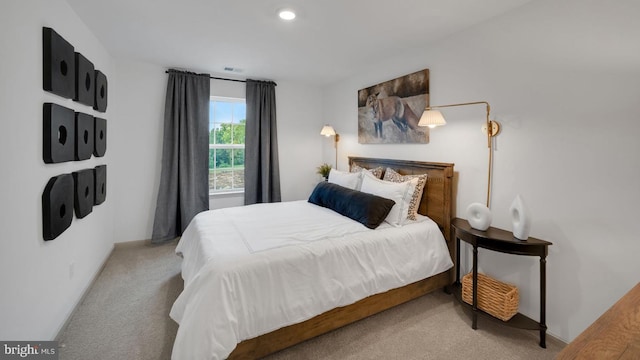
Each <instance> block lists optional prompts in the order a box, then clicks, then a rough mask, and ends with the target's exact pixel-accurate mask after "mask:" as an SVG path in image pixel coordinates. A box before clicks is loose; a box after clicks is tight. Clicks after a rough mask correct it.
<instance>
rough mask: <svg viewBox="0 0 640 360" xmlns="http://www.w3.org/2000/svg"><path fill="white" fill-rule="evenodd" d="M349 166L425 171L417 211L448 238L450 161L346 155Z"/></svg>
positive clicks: (449, 222)
mask: <svg viewBox="0 0 640 360" xmlns="http://www.w3.org/2000/svg"><path fill="white" fill-rule="evenodd" d="M352 165H358V166H360V167H363V168H366V169H371V168H375V167H378V166H381V167H383V168H384V169H385V170H386V168H391V169H393V170H395V171H397V172H398V173H400V174H402V175H417V174H427V183H426V185H425V188H424V192H423V193H422V199H421V200H420V207H419V209H418V212H419V213H420V214H422V215H426V216H428V217H430V218H431V219H432V220H433V221H435V222H436V223H437V224H438V226H440V229H441V230H442V233H443V234H444V237H445V239H447V241H450V240H451V216H452V207H453V202H452V197H453V164H449V163H433V162H423V161H410V160H393V159H376V158H365V157H354V156H349V168H351V166H352Z"/></svg>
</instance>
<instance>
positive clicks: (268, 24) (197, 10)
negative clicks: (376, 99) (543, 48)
mask: <svg viewBox="0 0 640 360" xmlns="http://www.w3.org/2000/svg"><path fill="white" fill-rule="evenodd" d="M530 1H532V0H395V1H394V0H224V1H223V0H67V2H68V3H69V4H70V5H71V7H72V8H73V9H74V10H75V11H76V13H77V14H78V16H79V17H80V18H81V19H82V20H83V21H84V22H85V23H86V25H87V26H88V27H89V28H90V29H91V30H92V31H93V33H94V34H95V35H96V36H97V37H98V39H99V40H100V41H101V42H102V44H103V45H104V46H105V47H106V48H107V50H108V51H109V52H110V53H111V55H112V56H114V57H116V58H124V59H130V60H138V61H145V62H150V63H155V64H158V65H162V66H164V67H167V68H170V67H175V68H180V69H188V70H191V71H196V72H208V73H211V74H218V75H220V74H222V75H226V76H229V77H240V78H246V77H250V78H256V79H273V80H275V81H279V80H293V81H303V82H310V83H316V84H319V85H324V84H329V83H332V82H335V81H338V80H340V79H343V78H345V77H347V76H349V75H350V74H351V73H353V72H354V71H356V70H357V69H358V68H359V67H361V66H362V65H364V64H368V63H370V62H373V61H378V60H380V59H382V58H385V57H391V56H394V55H397V54H398V53H402V52H405V51H408V50H410V49H411V48H412V47H424V45H425V44H427V43H429V42H431V41H434V40H437V39H440V38H443V37H446V36H448V35H451V34H453V33H456V32H459V31H461V30H464V29H466V28H468V27H470V26H473V25H475V24H477V23H480V22H484V21H487V20H488V19H490V18H492V17H495V16H497V15H499V14H502V13H504V12H507V11H509V10H512V9H514V8H516V7H518V6H522V5H523V4H525V3H527V2H530ZM283 7H288V8H292V9H294V10H295V11H296V12H297V15H298V16H297V18H296V19H295V20H294V21H292V22H283V21H282V20H280V19H279V18H278V17H277V14H276V12H277V10H278V9H281V8H283ZM225 67H233V68H239V69H242V72H241V73H233V72H225V70H224V68H225Z"/></svg>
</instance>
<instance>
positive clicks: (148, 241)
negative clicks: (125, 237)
mask: <svg viewBox="0 0 640 360" xmlns="http://www.w3.org/2000/svg"><path fill="white" fill-rule="evenodd" d="M140 245H151V239H146V240H133V241H124V242H119V243H115V244H113V246H114V247H115V248H116V249H126V248H130V247H138V246H140Z"/></svg>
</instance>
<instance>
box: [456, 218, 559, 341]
mask: <svg viewBox="0 0 640 360" xmlns="http://www.w3.org/2000/svg"><path fill="white" fill-rule="evenodd" d="M451 226H452V227H453V229H454V232H455V238H456V264H458V265H457V266H456V281H455V284H454V288H455V291H454V293H455V295H456V298H457V299H458V300H459V301H460V302H461V303H462V304H463V306H465V307H468V308H470V309H471V310H472V311H471V314H472V315H471V316H472V325H471V327H472V328H473V329H477V326H478V314H480V315H484V316H485V317H487V318H488V319H493V320H495V321H497V322H499V323H501V324H504V325H507V326H512V327H517V328H520V329H529V330H539V331H540V346H541V347H543V348H546V347H547V345H546V334H547V325H546V323H545V321H546V319H545V316H546V263H547V260H546V258H547V253H548V248H549V245H552V243H550V242H548V241H545V240H540V239H536V238H532V237H530V238H529V239H527V240H518V239H516V238H515V237H514V236H513V233H511V232H509V231H505V230H502V229H498V228H494V227H490V228H489V229H487V230H486V231H480V230H476V229H473V228H472V227H471V226H470V225H469V223H468V222H467V220H464V219H459V218H456V219H453V221H452V222H451ZM460 240H462V241H464V242H466V243H468V244H470V245H471V246H473V305H469V304H467V303H465V302H464V301H462V296H461V289H462V286H461V284H460V266H459V264H460ZM478 248H483V249H488V250H492V251H497V252H501V253H506V254H514V255H529V256H539V257H540V321H539V322H537V321H535V320H533V319H531V318H529V317H526V316H524V315H522V314H520V313H518V314H516V315H514V316H513V317H512V318H511V319H510V320H509V321H506V322H503V321H502V320H500V319H497V318H495V317H493V316H491V315H489V314H487V313H485V312H484V311H482V310H480V309H478V289H477V284H478Z"/></svg>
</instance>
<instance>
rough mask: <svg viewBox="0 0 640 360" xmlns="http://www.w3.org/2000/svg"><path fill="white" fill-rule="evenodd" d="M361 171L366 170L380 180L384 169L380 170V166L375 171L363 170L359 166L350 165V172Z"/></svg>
mask: <svg viewBox="0 0 640 360" xmlns="http://www.w3.org/2000/svg"><path fill="white" fill-rule="evenodd" d="M362 170H367V171H368V172H370V173H372V174H373V176H375V177H376V178H378V179H382V172H383V171H384V169H383V168H382V166H378V167H377V168H375V169H365V168H363V167H361V166H358V165H356V164H353V165H351V172H352V173H353V172H360V171H362Z"/></svg>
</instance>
